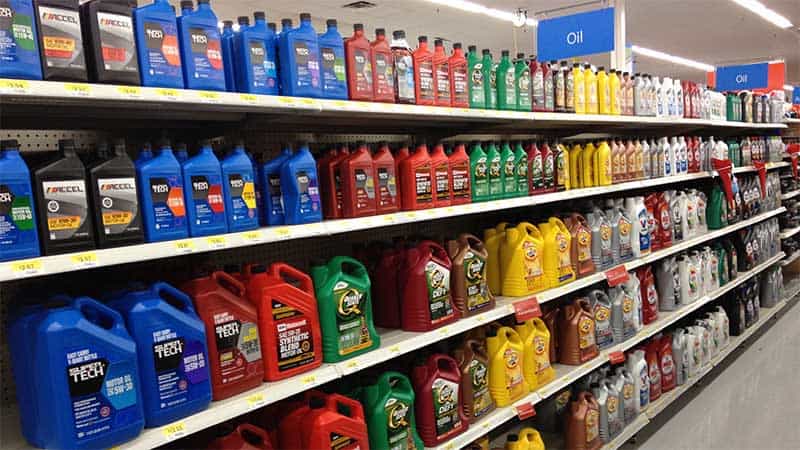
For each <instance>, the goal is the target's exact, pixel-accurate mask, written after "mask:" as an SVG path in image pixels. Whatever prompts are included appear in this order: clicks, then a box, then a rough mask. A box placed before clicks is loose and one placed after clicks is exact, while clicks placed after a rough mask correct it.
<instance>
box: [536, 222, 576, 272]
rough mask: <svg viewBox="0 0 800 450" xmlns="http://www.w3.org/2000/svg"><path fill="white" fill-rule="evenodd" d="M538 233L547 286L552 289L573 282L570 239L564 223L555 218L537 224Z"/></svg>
mask: <svg viewBox="0 0 800 450" xmlns="http://www.w3.org/2000/svg"><path fill="white" fill-rule="evenodd" d="M539 231H541V232H542V236H543V237H544V259H543V260H542V261H543V265H544V276H545V277H546V278H547V286H548V287H549V288H554V287H558V286H562V285H564V284H567V283H569V282H570V281H573V280H575V271H574V270H572V258H571V255H570V250H571V249H570V245H571V244H572V239H571V236H570V234H569V230H568V229H567V227H566V225H564V222H562V221H561V220H559V219H558V218H557V217H551V218H550V220H548V221H547V222H545V223H540V224H539Z"/></svg>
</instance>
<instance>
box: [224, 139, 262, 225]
mask: <svg viewBox="0 0 800 450" xmlns="http://www.w3.org/2000/svg"><path fill="white" fill-rule="evenodd" d="M221 166H222V182H223V187H224V192H223V193H224V198H225V212H226V216H227V218H228V229H229V230H230V231H231V232H234V231H244V230H252V229H254V228H258V205H257V204H256V184H255V178H256V177H255V172H254V171H253V161H252V160H251V159H250V157H249V156H247V153H245V151H244V146H243V145H241V144H239V145H237V146H236V147H234V149H233V151H231V152H230V154H228V156H226V157H225V159H224V160H222V163H221Z"/></svg>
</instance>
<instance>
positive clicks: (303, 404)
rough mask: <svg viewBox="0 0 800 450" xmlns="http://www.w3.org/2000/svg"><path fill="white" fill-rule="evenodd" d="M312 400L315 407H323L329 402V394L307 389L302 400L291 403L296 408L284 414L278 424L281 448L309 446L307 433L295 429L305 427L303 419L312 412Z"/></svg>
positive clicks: (291, 406)
mask: <svg viewBox="0 0 800 450" xmlns="http://www.w3.org/2000/svg"><path fill="white" fill-rule="evenodd" d="M312 402H313V403H314V407H315V409H316V408H323V407H324V406H325V403H326V402H327V395H326V394H325V393H324V392H321V391H317V390H311V391H306V392H305V393H304V395H303V396H302V399H301V400H298V401H296V402H292V403H291V404H290V405H289V406H290V408H294V409H291V410H290V411H289V412H288V413H287V414H284V415H283V417H281V418H280V420H279V422H278V426H277V433H276V434H277V437H278V445H279V447H280V448H307V447H306V446H307V435H304V434H302V433H297V432H294V431H295V430H298V429H303V421H304V420H305V418H306V417H308V416H309V415H310V413H311V403H312Z"/></svg>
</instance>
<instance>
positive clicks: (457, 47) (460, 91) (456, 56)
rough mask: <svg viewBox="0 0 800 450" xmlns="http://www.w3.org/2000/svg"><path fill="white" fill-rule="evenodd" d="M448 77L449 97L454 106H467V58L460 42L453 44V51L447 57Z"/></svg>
mask: <svg viewBox="0 0 800 450" xmlns="http://www.w3.org/2000/svg"><path fill="white" fill-rule="evenodd" d="M447 65H448V70H449V73H448V76H449V79H450V99H451V104H452V106H453V107H455V108H469V87H468V84H469V82H468V80H467V70H468V69H467V58H466V57H465V56H464V51H463V50H462V46H461V43H460V42H456V43H454V44H453V53H452V54H451V55H450V57H449V58H448V59H447Z"/></svg>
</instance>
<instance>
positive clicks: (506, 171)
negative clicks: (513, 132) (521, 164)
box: [500, 141, 517, 198]
mask: <svg viewBox="0 0 800 450" xmlns="http://www.w3.org/2000/svg"><path fill="white" fill-rule="evenodd" d="M500 160H501V161H502V163H503V168H502V169H503V177H502V179H503V198H512V197H516V196H517V158H516V155H514V150H511V144H509V143H508V141H506V142H503V147H502V151H501V152H500Z"/></svg>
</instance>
